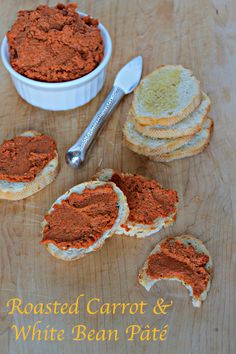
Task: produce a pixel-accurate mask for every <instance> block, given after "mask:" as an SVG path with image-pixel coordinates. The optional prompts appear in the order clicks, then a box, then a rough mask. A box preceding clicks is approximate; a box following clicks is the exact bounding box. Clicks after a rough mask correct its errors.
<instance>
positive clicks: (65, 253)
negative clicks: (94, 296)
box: [41, 181, 129, 261]
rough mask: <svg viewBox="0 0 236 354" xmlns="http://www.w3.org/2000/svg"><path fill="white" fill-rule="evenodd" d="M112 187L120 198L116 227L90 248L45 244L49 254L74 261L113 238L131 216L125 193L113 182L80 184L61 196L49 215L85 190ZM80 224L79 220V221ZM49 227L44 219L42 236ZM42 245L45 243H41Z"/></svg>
mask: <svg viewBox="0 0 236 354" xmlns="http://www.w3.org/2000/svg"><path fill="white" fill-rule="evenodd" d="M107 184H109V185H111V186H112V188H113V190H114V192H115V193H116V195H117V197H118V216H117V218H116V221H115V223H114V225H113V226H112V227H111V228H110V229H109V230H107V231H105V232H104V234H103V235H102V236H101V237H100V238H99V239H98V240H97V241H96V242H95V243H94V244H93V245H91V246H90V247H88V248H73V247H71V248H68V249H66V250H62V249H60V248H59V247H57V246H56V245H55V244H53V243H51V242H48V243H46V244H45V247H46V249H47V250H48V252H49V253H50V254H51V255H52V256H54V257H56V258H58V259H61V260H63V261H74V260H77V259H80V258H82V257H84V256H85V255H86V254H88V253H90V252H93V251H96V250H98V249H99V248H101V247H102V246H103V244H104V242H105V240H106V239H107V238H109V237H111V236H112V235H113V234H114V233H115V232H116V230H117V228H119V227H120V225H121V224H123V223H125V222H126V220H127V218H128V216H129V208H128V204H127V200H126V197H125V195H124V194H123V192H122V191H121V190H120V189H119V188H118V187H117V186H116V185H115V184H114V183H111V182H99V181H89V182H85V183H81V184H78V185H76V186H74V187H73V188H71V189H70V190H69V191H67V192H66V193H65V194H63V195H62V196H60V197H59V198H58V199H57V200H56V201H55V202H54V203H53V205H52V206H51V208H50V209H49V211H48V214H50V213H51V212H52V211H53V210H54V206H55V205H57V204H61V202H62V200H65V199H67V198H68V197H69V196H70V195H71V194H72V193H77V194H82V193H83V191H84V190H85V189H96V188H97V187H99V186H105V185H107ZM78 223H79V220H78ZM47 225H48V223H47V220H46V219H44V221H43V223H42V235H43V231H44V228H45V227H46V226H47ZM41 243H43V242H42V241H41Z"/></svg>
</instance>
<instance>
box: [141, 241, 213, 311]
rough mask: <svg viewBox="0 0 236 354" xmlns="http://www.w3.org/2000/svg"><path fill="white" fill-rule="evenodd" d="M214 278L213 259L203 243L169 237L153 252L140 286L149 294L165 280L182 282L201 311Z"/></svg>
mask: <svg viewBox="0 0 236 354" xmlns="http://www.w3.org/2000/svg"><path fill="white" fill-rule="evenodd" d="M212 274H213V264H212V259H211V256H210V254H209V252H208V250H207V249H206V247H205V246H204V244H203V243H202V241H200V240H199V239H197V238H195V237H193V236H190V235H182V236H177V237H167V238H165V239H163V240H162V241H161V242H159V243H158V244H157V245H156V247H155V248H154V249H153V251H152V252H151V254H150V255H149V257H148V259H147V260H146V262H145V264H144V266H143V268H142V269H141V270H140V272H139V282H140V284H141V285H143V286H144V287H145V288H146V289H147V290H148V291H149V290H150V289H151V287H152V286H153V285H154V284H155V283H156V282H158V281H160V280H162V279H168V280H177V281H179V282H181V283H182V284H183V285H184V286H185V287H186V288H187V289H188V290H189V293H190V296H192V303H193V306H194V307H200V306H201V303H202V301H204V300H205V299H206V297H207V293H208V291H209V290H210V286H211V279H212Z"/></svg>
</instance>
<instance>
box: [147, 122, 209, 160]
mask: <svg viewBox="0 0 236 354" xmlns="http://www.w3.org/2000/svg"><path fill="white" fill-rule="evenodd" d="M207 121H210V124H209V127H208V128H205V129H202V131H203V130H206V131H207V136H206V138H205V139H202V140H201V141H199V142H198V143H196V144H195V145H194V146H192V147H191V148H188V147H185V146H182V147H180V148H179V149H176V150H173V151H171V152H169V153H167V154H160V155H156V156H149V159H150V160H152V161H156V162H171V161H174V160H179V159H183V158H186V157H192V156H195V155H198V154H200V153H201V152H203V151H204V150H205V149H206V148H207V146H208V145H209V143H210V140H211V135H212V132H213V129H214V121H213V120H212V118H209V117H208V118H207ZM207 121H206V122H207ZM200 132H201V131H200ZM200 132H199V133H200ZM192 139H194V136H193V137H192ZM190 142H191V140H190Z"/></svg>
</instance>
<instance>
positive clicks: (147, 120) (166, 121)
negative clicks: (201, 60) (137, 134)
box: [132, 65, 201, 127]
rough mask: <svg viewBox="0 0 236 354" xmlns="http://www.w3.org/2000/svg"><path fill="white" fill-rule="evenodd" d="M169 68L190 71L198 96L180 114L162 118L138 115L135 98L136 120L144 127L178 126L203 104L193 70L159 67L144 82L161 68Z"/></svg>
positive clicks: (180, 66)
mask: <svg viewBox="0 0 236 354" xmlns="http://www.w3.org/2000/svg"><path fill="white" fill-rule="evenodd" d="M167 66H168V67H173V68H180V69H183V70H186V71H188V72H189V73H190V75H191V76H192V79H193V81H194V83H195V85H196V87H197V94H196V95H195V96H193V97H192V101H191V102H190V103H189V104H188V105H187V106H186V107H185V108H184V109H182V111H180V112H179V113H178V114H175V115H174V116H162V117H150V116H145V115H140V114H138V113H137V110H136V107H135V98H133V101H132V108H133V111H134V113H135V117H136V120H137V122H138V123H140V124H142V125H144V126H145V125H148V126H149V125H156V124H158V125H162V126H167V127H168V126H171V125H173V124H176V123H178V122H180V121H181V120H183V119H184V118H186V117H187V116H188V115H189V114H190V113H192V112H193V111H194V110H195V109H196V108H197V107H198V106H199V104H200V102H201V90H200V82H199V81H198V80H197V79H196V78H195V77H194V76H193V73H192V71H191V70H189V69H186V68H184V67H183V66H182V65H160V66H158V67H157V69H156V70H154V71H153V72H152V73H150V74H148V75H147V76H145V77H144V78H143V79H142V80H144V79H147V78H148V77H149V76H151V75H153V74H154V73H155V72H156V71H158V70H159V69H160V68H162V67H167ZM140 84H141V83H140ZM140 84H139V85H140ZM138 88H139V86H138V87H137V88H136V89H135V90H134V95H135V94H136V93H137V91H138ZM134 97H135V96H134Z"/></svg>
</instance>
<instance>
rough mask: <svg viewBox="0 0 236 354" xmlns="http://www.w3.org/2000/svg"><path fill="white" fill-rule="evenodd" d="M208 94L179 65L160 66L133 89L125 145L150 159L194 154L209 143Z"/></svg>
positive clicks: (190, 74) (209, 105)
mask: <svg viewBox="0 0 236 354" xmlns="http://www.w3.org/2000/svg"><path fill="white" fill-rule="evenodd" d="M210 107H211V102H210V99H209V97H208V96H207V95H206V94H205V93H204V92H202V91H201V89H200V84H199V81H198V80H197V79H196V78H195V77H194V76H193V74H192V72H191V71H190V70H188V69H185V68H183V67H182V66H181V65H163V66H160V67H159V68H158V69H157V70H155V71H154V72H153V73H151V74H150V75H148V76H146V77H145V78H144V79H143V80H142V81H141V83H140V85H139V87H138V88H137V89H136V91H135V93H134V97H133V102H132V107H131V109H130V111H129V114H128V118H127V120H126V122H125V125H124V129H123V132H124V139H125V143H126V145H127V146H128V147H129V148H130V149H131V150H132V151H134V152H136V153H138V154H140V155H145V156H148V157H149V158H150V159H152V160H154V161H163V162H169V161H172V160H176V159H180V158H184V157H189V156H193V155H196V154H198V153H200V152H201V151H203V150H204V148H205V147H206V146H207V145H208V144H209V141H210V136H211V132H212V129H213V121H212V119H211V118H209V117H208V114H209V111H210Z"/></svg>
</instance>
